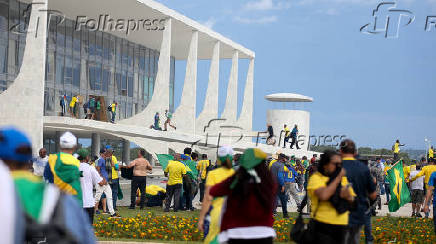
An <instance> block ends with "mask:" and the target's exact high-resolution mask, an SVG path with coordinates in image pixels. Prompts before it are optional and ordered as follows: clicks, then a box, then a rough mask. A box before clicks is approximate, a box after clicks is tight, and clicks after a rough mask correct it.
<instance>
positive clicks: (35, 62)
mask: <svg viewBox="0 0 436 244" xmlns="http://www.w3.org/2000/svg"><path fill="white" fill-rule="evenodd" d="M33 2H38V4H34V5H33V7H32V12H31V14H30V20H29V27H28V33H27V36H26V47H25V48H24V54H23V62H22V65H21V69H20V72H19V73H18V76H17V78H16V79H15V81H14V82H13V83H12V85H11V86H10V87H9V88H8V89H7V90H6V91H4V92H3V93H2V94H0V126H5V125H13V126H16V127H18V128H20V129H22V130H24V131H25V132H26V133H27V134H28V135H29V137H30V139H31V140H32V144H33V151H34V154H37V152H38V150H39V148H41V147H42V140H43V115H44V80H45V58H46V55H45V51H46V36H47V28H46V27H47V11H43V10H46V9H47V0H38V1H33Z"/></svg>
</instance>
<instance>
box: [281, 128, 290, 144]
mask: <svg viewBox="0 0 436 244" xmlns="http://www.w3.org/2000/svg"><path fill="white" fill-rule="evenodd" d="M283 130H284V131H285V139H283V148H286V142H289V139H290V138H291V130H290V129H289V127H288V126H287V125H286V124H285V125H283Z"/></svg>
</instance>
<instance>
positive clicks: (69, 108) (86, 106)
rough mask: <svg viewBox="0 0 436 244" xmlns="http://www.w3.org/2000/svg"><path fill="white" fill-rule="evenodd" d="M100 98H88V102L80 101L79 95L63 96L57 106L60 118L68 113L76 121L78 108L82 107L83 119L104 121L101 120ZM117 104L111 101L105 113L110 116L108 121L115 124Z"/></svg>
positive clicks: (101, 102) (101, 104)
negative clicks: (59, 109)
mask: <svg viewBox="0 0 436 244" xmlns="http://www.w3.org/2000/svg"><path fill="white" fill-rule="evenodd" d="M102 99H103V98H101V97H95V96H90V97H89V100H88V101H84V102H83V101H82V97H81V96H80V95H75V96H72V97H71V98H70V97H69V96H67V95H66V94H64V95H63V96H61V97H60V100H59V106H60V107H61V116H67V114H68V113H69V115H70V117H73V118H76V119H78V118H79V117H80V114H81V113H80V106H81V105H82V107H83V114H84V119H91V120H105V119H106V118H102V113H101V111H102V106H104V101H103V100H102ZM117 109H118V103H117V102H116V101H113V102H112V103H110V104H109V106H108V107H107V108H106V110H107V112H108V113H109V114H110V116H109V121H110V122H111V123H115V118H116V114H117Z"/></svg>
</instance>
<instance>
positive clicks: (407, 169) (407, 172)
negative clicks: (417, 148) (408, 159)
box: [403, 166, 410, 182]
mask: <svg viewBox="0 0 436 244" xmlns="http://www.w3.org/2000/svg"><path fill="white" fill-rule="evenodd" d="M403 173H404V179H405V180H406V182H409V176H410V166H404V167H403Z"/></svg>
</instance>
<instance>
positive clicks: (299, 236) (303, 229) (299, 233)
mask: <svg viewBox="0 0 436 244" xmlns="http://www.w3.org/2000/svg"><path fill="white" fill-rule="evenodd" d="M306 204H307V191H306V195H305V196H304V199H303V201H302V202H301V205H300V208H299V209H298V212H299V215H298V217H297V219H296V220H295V224H294V226H293V227H292V229H291V233H290V237H291V239H292V240H293V241H295V242H296V243H305V244H306V243H309V244H310V243H314V242H315V237H316V233H315V228H314V227H315V226H314V225H315V223H314V218H315V216H316V212H317V211H318V208H319V202H318V206H317V208H316V209H315V212H314V215H313V218H311V219H310V220H309V223H307V224H306V223H304V219H303V208H304V206H306Z"/></svg>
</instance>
